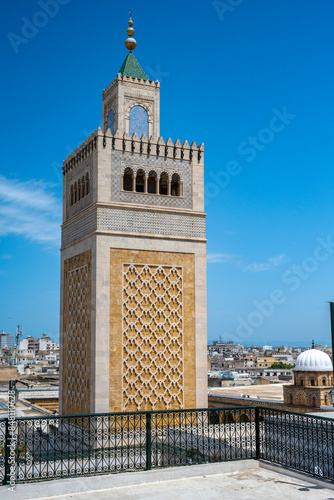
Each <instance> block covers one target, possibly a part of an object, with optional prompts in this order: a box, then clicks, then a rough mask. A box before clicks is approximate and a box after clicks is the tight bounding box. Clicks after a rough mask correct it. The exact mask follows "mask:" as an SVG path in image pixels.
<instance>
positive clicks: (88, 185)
mask: <svg viewBox="0 0 334 500" xmlns="http://www.w3.org/2000/svg"><path fill="white" fill-rule="evenodd" d="M89 191H90V181H89V174H88V172H87V174H86V194H89Z"/></svg>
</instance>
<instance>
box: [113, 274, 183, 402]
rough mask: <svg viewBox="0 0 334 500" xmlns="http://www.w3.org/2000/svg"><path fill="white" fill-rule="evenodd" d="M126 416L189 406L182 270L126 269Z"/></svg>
mask: <svg viewBox="0 0 334 500" xmlns="http://www.w3.org/2000/svg"><path fill="white" fill-rule="evenodd" d="M122 302H123V320H122V322H123V328H122V330H123V331H122V365H123V370H122V374H123V375H122V379H123V391H122V394H123V403H122V409H123V411H141V410H162V409H168V410H170V409H181V408H183V407H184V401H183V399H184V380H183V379H184V362H183V344H184V342H183V269H182V267H176V266H165V265H152V264H123V301H122Z"/></svg>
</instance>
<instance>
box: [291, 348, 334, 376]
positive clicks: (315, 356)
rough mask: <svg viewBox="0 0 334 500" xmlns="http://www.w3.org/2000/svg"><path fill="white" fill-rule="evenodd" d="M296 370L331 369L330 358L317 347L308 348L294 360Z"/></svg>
mask: <svg viewBox="0 0 334 500" xmlns="http://www.w3.org/2000/svg"><path fill="white" fill-rule="evenodd" d="M296 370H300V371H326V372H328V371H332V370H333V366H332V361H331V358H330V357H329V356H328V354H326V353H325V352H322V351H319V350H318V349H309V350H308V351H304V352H302V353H301V354H299V356H298V358H297V361H296V368H295V371H296Z"/></svg>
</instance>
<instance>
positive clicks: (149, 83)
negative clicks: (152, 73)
mask: <svg viewBox="0 0 334 500" xmlns="http://www.w3.org/2000/svg"><path fill="white" fill-rule="evenodd" d="M119 83H125V84H127V83H134V84H136V86H138V85H139V86H143V87H146V88H147V87H149V88H156V89H160V82H159V81H158V80H156V81H153V80H144V79H142V78H134V77H132V76H125V75H121V73H118V75H117V76H116V78H115V79H114V80H113V81H112V82H111V83H110V85H108V87H107V88H105V89H104V90H103V92H102V98H103V99H106V98H107V97H108V96H109V94H111V93H112V91H113V89H114V88H116V87H117V86H118V84H119Z"/></svg>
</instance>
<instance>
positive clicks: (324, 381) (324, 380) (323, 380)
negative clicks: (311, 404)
mask: <svg viewBox="0 0 334 500" xmlns="http://www.w3.org/2000/svg"><path fill="white" fill-rule="evenodd" d="M322 385H323V386H325V385H326V379H325V378H323V379H322Z"/></svg>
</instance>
